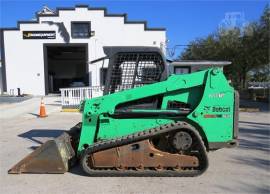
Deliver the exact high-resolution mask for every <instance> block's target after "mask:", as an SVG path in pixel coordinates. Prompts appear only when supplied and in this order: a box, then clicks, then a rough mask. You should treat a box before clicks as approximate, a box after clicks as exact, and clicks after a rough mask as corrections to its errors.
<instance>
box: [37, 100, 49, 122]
mask: <svg viewBox="0 0 270 194" xmlns="http://www.w3.org/2000/svg"><path fill="white" fill-rule="evenodd" d="M39 117H40V118H44V117H47V114H46V109H45V104H44V101H43V98H41V103H40V107H39Z"/></svg>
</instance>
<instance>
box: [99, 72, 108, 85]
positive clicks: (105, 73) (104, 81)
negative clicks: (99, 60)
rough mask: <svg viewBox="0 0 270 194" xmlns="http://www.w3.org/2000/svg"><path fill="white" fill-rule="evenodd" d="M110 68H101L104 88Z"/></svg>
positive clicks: (101, 83)
mask: <svg viewBox="0 0 270 194" xmlns="http://www.w3.org/2000/svg"><path fill="white" fill-rule="evenodd" d="M107 72H108V68H101V69H100V85H101V86H104V85H105V83H106V77H107Z"/></svg>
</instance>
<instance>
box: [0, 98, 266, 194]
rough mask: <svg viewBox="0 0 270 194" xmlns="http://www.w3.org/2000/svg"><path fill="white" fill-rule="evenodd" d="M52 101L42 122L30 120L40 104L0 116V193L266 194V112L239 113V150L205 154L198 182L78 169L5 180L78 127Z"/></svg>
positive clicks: (77, 118)
mask: <svg viewBox="0 0 270 194" xmlns="http://www.w3.org/2000/svg"><path fill="white" fill-rule="evenodd" d="M45 100H47V99H45ZM55 101H58V100H57V99H53V100H52V99H51V101H47V104H48V106H52V107H51V110H50V114H49V116H48V117H47V118H45V119H40V118H36V116H35V115H34V113H36V112H38V106H36V105H35V106H34V105H33V104H36V103H37V102H39V100H36V101H32V103H30V102H28V103H30V104H32V105H29V107H30V110H26V111H22V112H23V113H22V112H20V114H15V113H14V114H12V113H11V112H12V110H11V109H12V108H10V112H9V111H7V112H6V113H5V114H6V115H4V116H2V115H1V117H0V123H1V129H0V132H1V135H0V156H1V157H0V193H3V194H9V193H24V194H25V193H47V194H48V193H56V194H58V193H65V194H67V193H72V194H74V193H99V194H100V193H104V194H107V193H108V194H109V193H117V194H119V193H120V194H122V193H123V194H148V193H155V194H157V193H166V194H167V193H168V194H170V193H200V194H202V193H207V194H208V193H220V194H224V193H270V187H269V184H270V181H269V180H270V139H269V135H270V134H269V133H270V124H269V121H270V113H269V112H255V113H246V112H241V113H240V122H239V124H240V134H239V139H240V145H239V147H237V148H233V149H221V150H218V151H215V152H210V153H209V155H208V156H209V160H210V165H209V168H208V170H207V171H206V172H205V173H204V174H203V175H201V176H199V177H193V178H169V177H162V178H158V177H128V178H127V177H87V176H85V175H84V174H83V172H82V171H81V169H80V168H79V167H76V168H73V169H72V170H71V171H70V172H68V173H65V174H60V175H57V174H43V175H41V174H21V175H9V174H7V171H8V169H9V168H10V167H11V166H12V165H14V164H15V163H17V162H18V161H19V160H20V159H22V158H23V157H24V156H25V155H27V154H28V153H30V152H32V151H33V149H34V148H35V147H37V146H40V145H41V144H42V143H43V142H45V141H46V140H48V139H51V138H54V137H57V136H58V135H59V134H61V133H62V131H63V130H67V129H69V128H70V127H72V126H73V125H75V124H76V123H77V122H79V121H81V115H80V113H64V112H60V111H59V106H57V102H55ZM25 102H27V101H25ZM49 104H51V105H49ZM54 104H55V105H54ZM22 107H23V106H22ZM54 107H55V108H54ZM15 108H16V107H15ZM2 110H3V107H2V109H1V107H0V111H1V114H3V112H2ZM15 110H16V109H15ZM15 112H16V111H15ZM31 113H33V114H31ZM7 115H8V116H7ZM217 130H218V126H217Z"/></svg>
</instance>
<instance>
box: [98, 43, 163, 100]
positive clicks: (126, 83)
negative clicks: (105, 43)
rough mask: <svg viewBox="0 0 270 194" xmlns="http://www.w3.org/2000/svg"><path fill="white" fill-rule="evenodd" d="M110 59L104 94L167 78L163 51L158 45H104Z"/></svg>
mask: <svg viewBox="0 0 270 194" xmlns="http://www.w3.org/2000/svg"><path fill="white" fill-rule="evenodd" d="M103 50H104V53H105V54H106V56H107V58H108V59H109V64H108V68H107V70H106V75H105V76H104V77H106V80H105V86H104V91H103V94H104V95H106V94H112V93H115V92H118V91H122V90H127V89H131V88H135V87H140V86H143V85H146V84H153V83H156V82H160V81H163V80H165V79H166V78H167V67H166V61H165V57H164V55H163V53H162V52H161V50H160V49H159V48H157V47H118V46H115V47H103Z"/></svg>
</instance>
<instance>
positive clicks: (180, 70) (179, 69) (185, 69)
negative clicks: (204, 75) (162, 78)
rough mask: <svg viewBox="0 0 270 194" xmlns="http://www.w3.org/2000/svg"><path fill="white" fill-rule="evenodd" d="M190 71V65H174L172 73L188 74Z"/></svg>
mask: <svg viewBox="0 0 270 194" xmlns="http://www.w3.org/2000/svg"><path fill="white" fill-rule="evenodd" d="M188 73H190V67H174V74H176V75H179V74H188Z"/></svg>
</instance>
